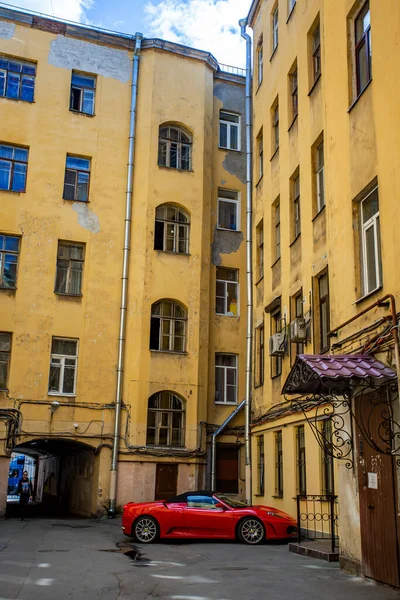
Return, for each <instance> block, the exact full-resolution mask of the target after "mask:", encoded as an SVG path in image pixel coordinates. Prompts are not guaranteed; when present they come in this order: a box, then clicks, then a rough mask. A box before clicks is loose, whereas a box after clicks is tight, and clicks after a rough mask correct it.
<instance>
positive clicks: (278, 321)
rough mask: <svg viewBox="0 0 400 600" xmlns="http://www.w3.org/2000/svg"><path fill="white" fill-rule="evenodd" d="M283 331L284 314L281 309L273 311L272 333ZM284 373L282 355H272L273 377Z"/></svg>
mask: <svg viewBox="0 0 400 600" xmlns="http://www.w3.org/2000/svg"><path fill="white" fill-rule="evenodd" d="M281 331H282V315H281V311H280V309H278V310H275V311H274V312H272V313H271V335H273V334H274V333H280V332H281ZM281 373H282V356H271V379H273V378H274V377H278V376H279V375H281Z"/></svg>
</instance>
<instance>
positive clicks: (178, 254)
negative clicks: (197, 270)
mask: <svg viewBox="0 0 400 600" xmlns="http://www.w3.org/2000/svg"><path fill="white" fill-rule="evenodd" d="M154 251H155V252H162V253H163V254H169V255H171V256H190V252H173V250H159V249H158V248H154Z"/></svg>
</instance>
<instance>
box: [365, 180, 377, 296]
mask: <svg viewBox="0 0 400 600" xmlns="http://www.w3.org/2000/svg"><path fill="white" fill-rule="evenodd" d="M360 212H361V253H362V278H363V295H364V296H365V295H366V294H369V293H370V292H373V291H374V290H376V289H377V288H379V287H380V286H381V285H382V261H381V237H380V226H379V199H378V188H375V189H374V190H372V192H370V193H369V194H368V195H367V196H366V198H364V199H363V200H362V201H361V207H360Z"/></svg>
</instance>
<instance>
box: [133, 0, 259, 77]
mask: <svg viewBox="0 0 400 600" xmlns="http://www.w3.org/2000/svg"><path fill="white" fill-rule="evenodd" d="M247 5H248V6H249V5H250V1H249V2H243V0H159V1H158V0H148V1H147V2H146V5H145V13H146V25H147V31H146V32H145V35H147V36H154V37H160V38H163V39H165V40H169V41H172V42H178V43H180V44H185V45H186V46H193V47H195V48H199V49H201V50H207V51H209V52H211V53H212V54H214V56H215V58H216V59H217V60H218V61H219V62H220V63H223V64H227V65H233V66H237V67H243V66H244V65H245V52H246V49H245V42H244V40H243V39H242V38H241V37H240V28H239V25H238V21H239V19H241V18H243V17H245V16H246V14H247V8H248V6H247Z"/></svg>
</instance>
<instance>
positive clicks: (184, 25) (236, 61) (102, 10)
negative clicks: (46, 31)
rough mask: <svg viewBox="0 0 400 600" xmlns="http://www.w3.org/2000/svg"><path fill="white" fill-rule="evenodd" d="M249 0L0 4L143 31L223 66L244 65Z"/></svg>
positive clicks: (21, 0)
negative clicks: (243, 34)
mask: <svg viewBox="0 0 400 600" xmlns="http://www.w3.org/2000/svg"><path fill="white" fill-rule="evenodd" d="M250 3H251V0H7V2H0V4H3V5H5V4H12V5H14V6H16V7H20V8H27V9H29V10H35V11H38V12H41V13H45V14H48V15H54V16H56V17H60V18H62V19H69V20H71V21H77V22H80V23H89V24H91V25H96V26H99V27H104V28H107V29H112V30H115V31H120V32H123V33H130V34H132V33H135V32H136V31H140V32H142V33H143V34H144V35H145V37H159V38H163V39H166V40H169V41H172V42H178V43H181V44H185V45H187V46H194V47H195V48H199V49H201V50H207V51H209V52H211V53H212V54H214V56H215V57H216V59H217V60H218V61H219V62H220V63H222V64H226V65H232V66H236V67H244V66H245V51H246V50H245V45H246V44H245V41H244V40H243V39H241V37H240V28H239V25H238V21H239V19H241V18H243V17H245V16H246V15H247V13H248V10H249V8H250Z"/></svg>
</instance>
